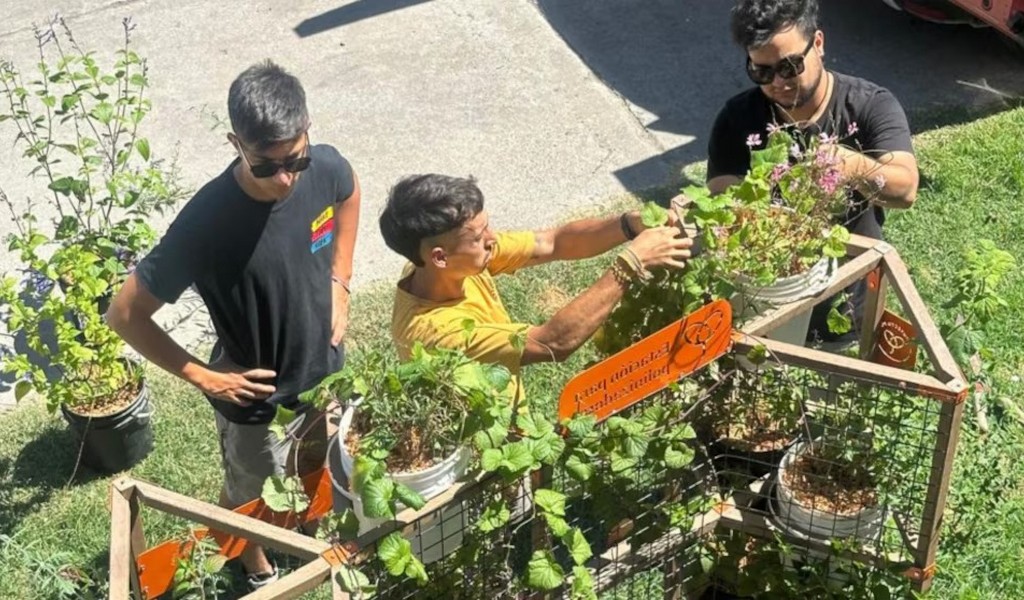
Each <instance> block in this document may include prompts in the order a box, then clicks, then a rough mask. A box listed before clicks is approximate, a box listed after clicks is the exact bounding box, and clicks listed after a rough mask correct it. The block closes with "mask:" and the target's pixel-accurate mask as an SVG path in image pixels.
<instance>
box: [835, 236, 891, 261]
mask: <svg viewBox="0 0 1024 600" xmlns="http://www.w3.org/2000/svg"><path fill="white" fill-rule="evenodd" d="M891 248H892V246H890V245H889V244H887V243H886V242H884V241H882V240H876V239H874V238H869V237H865V236H863V235H857V234H856V233H851V234H850V241H848V242H846V255H847V256H860V255H861V254H864V253H865V252H867V251H868V250H878V251H879V252H881V253H882V254H884V253H885V252H887V251H889V250H890V249H891Z"/></svg>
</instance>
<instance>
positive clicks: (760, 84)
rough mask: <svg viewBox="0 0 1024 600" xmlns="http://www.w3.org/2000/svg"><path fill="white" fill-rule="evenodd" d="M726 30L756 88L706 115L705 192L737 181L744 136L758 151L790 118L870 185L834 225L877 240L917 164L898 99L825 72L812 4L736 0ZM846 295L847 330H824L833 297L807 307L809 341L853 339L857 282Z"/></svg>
mask: <svg viewBox="0 0 1024 600" xmlns="http://www.w3.org/2000/svg"><path fill="white" fill-rule="evenodd" d="M732 35H733V39H734V40H735V42H736V43H737V44H738V45H740V46H741V47H742V48H743V49H744V50H745V61H746V72H747V75H748V76H749V77H750V79H751V81H753V82H754V83H755V84H756V86H755V87H753V88H751V89H749V90H746V91H744V92H742V93H740V94H737V95H736V96H734V97H732V98H731V99H729V100H728V101H727V102H726V104H725V106H724V107H723V108H722V110H721V111H720V112H719V113H718V117H717V118H716V119H715V123H714V126H713V128H712V130H711V136H710V138H709V140H708V174H707V185H708V188H709V189H710V190H711V192H712V193H713V194H717V193H721V192H723V191H724V190H725V189H727V188H728V187H729V186H731V185H732V184H734V183H737V182H739V181H740V180H741V178H742V177H743V176H744V175H745V174H746V173H747V171H748V170H749V169H750V151H751V148H749V147H748V146H747V141H748V139H754V138H750V136H751V135H752V134H758V136H759V138H760V139H761V140H764V141H763V142H761V143H762V146H761V147H763V144H764V143H766V142H767V139H768V136H767V135H765V133H766V130H767V128H768V125H769V124H787V123H789V124H796V125H797V127H798V128H799V131H801V132H803V134H804V136H803V139H805V140H806V139H808V136H818V135H820V134H822V133H824V134H827V135H829V136H833V135H834V136H838V138H839V139H840V140H841V142H842V144H843V145H842V146H837V153H838V156H839V157H840V158H842V163H841V169H842V171H843V175H844V177H845V178H847V179H861V178H866V179H868V180H870V181H872V182H874V184H875V187H874V189H871V190H870V191H868V190H865V192H867V195H869V196H870V197H871V199H870V201H869V200H868V199H867V198H866V194H865V193H862V191H861V190H858V189H851V190H850V192H849V193H850V208H849V210H847V212H846V214H845V215H843V217H842V224H843V225H845V226H846V227H847V229H849V230H850V231H851V232H852V233H856V234H860V235H864V236H867V237H871V238H874V239H882V224H883V223H884V222H885V212H884V209H886V208H909V207H910V206H911V205H912V204H913V203H914V199H915V198H916V196H917V186H918V171H917V161H916V159H915V158H914V150H913V147H912V146H911V139H910V127H909V125H908V124H907V118H906V115H905V114H904V112H903V109H902V108H901V107H900V104H899V102H897V100H896V98H895V97H894V96H893V95H892V93H890V92H889V90H887V89H885V88H883V87H881V86H878V85H876V84H874V83H871V82H870V81H866V80H864V79H860V78H857V77H851V76H849V75H843V74H842V73H835V72H832V71H828V70H826V69H825V64H824V55H825V34H824V32H822V31H821V30H820V29H818V4H817V0H740V1H739V2H738V4H736V5H735V6H734V7H733V10H732ZM797 137H798V139H799V138H800V137H801V136H799V135H798V136H797ZM753 149H754V150H757V149H760V148H759V147H757V146H755V147H754V148H753ZM879 184H880V189H879V188H878V187H877V186H878V185H879ZM847 294H848V300H847V303H846V306H845V307H843V308H842V311H843V312H846V313H847V315H848V316H851V317H852V320H853V324H854V329H853V330H852V331H850V332H849V333H847V334H845V335H843V336H837V335H835V334H832V333H831V332H830V331H829V330H828V326H827V324H826V321H827V315H828V312H829V309H830V308H831V305H832V302H831V301H826V302H823V303H821V304H819V305H818V306H817V307H816V308H815V310H814V313H813V316H812V318H811V328H810V332H809V334H808V342H810V343H813V342H824V343H826V344H830V345H844V344H846V343H849V342H854V341H856V340H857V339H858V338H859V329H860V325H861V322H862V320H863V310H864V306H863V304H864V295H865V286H864V284H863V282H861V283H857V284H854V285H853V286H851V287H850V288H849V289H848V290H847Z"/></svg>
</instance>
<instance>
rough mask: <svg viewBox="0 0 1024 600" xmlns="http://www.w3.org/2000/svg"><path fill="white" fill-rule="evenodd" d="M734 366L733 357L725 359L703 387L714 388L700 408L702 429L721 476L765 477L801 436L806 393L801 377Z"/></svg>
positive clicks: (699, 429)
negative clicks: (800, 382)
mask: <svg viewBox="0 0 1024 600" xmlns="http://www.w3.org/2000/svg"><path fill="white" fill-rule="evenodd" d="M734 366H735V359H734V358H723V359H722V360H721V361H720V364H713V365H711V366H710V368H709V369H708V372H707V375H706V381H704V382H703V383H704V384H705V385H706V386H707V387H710V386H714V389H713V390H712V391H711V392H710V394H709V396H708V398H707V400H706V401H705V402H703V403H702V404H701V408H700V413H699V415H698V427H697V429H698V433H699V434H700V437H701V438H702V439H703V440H704V442H705V443H706V444H707V445H708V450H709V453H710V454H711V456H712V457H713V458H714V459H715V461H716V464H717V465H718V468H719V470H720V471H722V472H724V473H734V474H741V475H746V476H753V477H760V476H762V475H765V474H766V473H768V472H770V471H771V470H772V469H773V468H775V465H777V464H778V462H779V460H780V459H781V458H782V455H783V454H784V453H785V451H786V448H788V447H789V446H790V445H791V444H793V442H794V441H796V439H797V438H798V437H799V435H800V431H801V428H802V425H803V423H804V419H803V414H804V411H805V408H806V406H805V404H806V401H807V393H806V388H805V387H804V386H802V385H798V384H795V381H796V380H799V379H802V377H801V374H800V373H798V372H793V371H783V370H777V369H757V370H754V371H748V370H746V369H735V368H734ZM723 370H725V371H729V374H728V375H723V374H722V371H723Z"/></svg>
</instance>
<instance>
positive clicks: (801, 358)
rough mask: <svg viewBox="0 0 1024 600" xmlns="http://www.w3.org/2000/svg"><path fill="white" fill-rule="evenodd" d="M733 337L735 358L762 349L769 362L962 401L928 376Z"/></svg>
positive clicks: (958, 392) (953, 389)
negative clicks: (753, 349) (766, 354)
mask: <svg viewBox="0 0 1024 600" xmlns="http://www.w3.org/2000/svg"><path fill="white" fill-rule="evenodd" d="M734 335H735V337H734V339H735V343H734V345H733V349H734V351H735V352H736V353H738V354H746V353H747V352H749V351H750V350H751V349H752V348H755V347H756V346H759V345H763V346H764V347H765V348H766V349H767V350H768V356H769V358H768V360H769V361H775V360H778V361H781V362H782V363H785V364H788V365H796V366H800V367H806V368H809V369H814V370H816V371H823V372H825V373H834V374H837V375H843V376H845V377H850V378H853V379H860V380H864V381H867V382H873V383H876V384H881V385H886V386H890V387H894V388H898V389H905V390H907V391H908V392H910V393H912V394H918V395H922V396H928V397H931V398H937V399H939V400H942V401H944V402H954V403H955V402H960V401H961V400H962V391H961V390H960V389H959V388H956V387H950V385H948V384H946V383H943V382H941V381H939V380H938V379H936V378H934V377H932V376H931V375H925V374H923V373H916V372H914V371H905V370H903V369H897V368H895V367H889V366H886V365H880V364H876V363H872V362H867V361H863V360H859V359H856V358H850V357H848V356H842V355H840V354H830V353H828V352H823V351H821V350H815V349H812V348H805V347H803V346H797V345H794V344H786V343H784V342H779V341H776V340H770V339H768V338H761V337H755V336H747V335H744V334H742V333H737V334H734Z"/></svg>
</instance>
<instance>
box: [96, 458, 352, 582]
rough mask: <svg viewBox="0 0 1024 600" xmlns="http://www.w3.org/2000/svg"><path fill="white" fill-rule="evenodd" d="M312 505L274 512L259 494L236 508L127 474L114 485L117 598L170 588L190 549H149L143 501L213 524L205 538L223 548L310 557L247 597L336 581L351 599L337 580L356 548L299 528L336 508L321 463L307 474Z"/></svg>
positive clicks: (167, 545)
mask: <svg viewBox="0 0 1024 600" xmlns="http://www.w3.org/2000/svg"><path fill="white" fill-rule="evenodd" d="M303 483H304V486H305V490H306V493H307V495H309V496H310V498H311V502H310V506H309V508H307V509H306V510H305V511H303V512H302V513H300V514H298V515H296V514H293V513H287V514H286V513H274V512H273V511H270V510H269V509H268V508H267V507H266V505H265V504H264V503H263V501H262V500H254V501H252V502H249V503H248V504H245V505H243V506H241V507H239V508H237V509H235V510H234V511H231V510H228V509H226V508H222V507H220V506H216V505H214V504H210V503H207V502H202V501H200V500H196V499H194V498H189V497H188V496H184V495H182V494H178V493H175V492H171V491H168V490H165V489H163V488H160V487H158V486H155V485H153V484H150V483H147V482H144V481H140V480H137V479H131V478H121V479H117V480H115V481H113V482H112V483H111V485H110V512H111V528H110V598H111V599H112V600H128V599H129V598H130V597H132V595H134V597H136V598H141V599H146V600H148V599H151V598H156V597H158V596H159V595H161V594H163V593H164V592H166V591H167V590H168V589H170V587H171V583H172V579H173V576H174V570H175V566H176V560H177V558H178V557H180V556H181V555H183V554H184V553H186V552H187V551H188V546H189V544H190V542H176V541H169V542H164V543H163V544H159V545H157V546H155V547H153V548H150V549H146V540H145V535H144V533H143V523H142V514H141V508H142V506H147V507H150V508H153V509H156V510H159V511H162V512H164V513H167V514H170V515H173V516H176V517H181V518H184V519H188V520H189V521H192V522H195V523H201V524H203V525H206V526H207V527H209V528H210V529H208V530H206V529H203V530H198V531H196V536H197V537H199V538H202V537H205V536H207V535H211V536H213V538H214V540H215V541H216V542H217V543H218V545H219V546H220V549H221V550H220V551H221V554H224V555H225V556H227V557H228V558H235V557H237V556H238V555H239V554H241V553H242V551H243V550H244V549H245V546H246V545H247V544H248V543H249V542H250V541H252V542H256V543H259V544H261V545H263V546H265V547H267V548H272V549H274V550H278V551H281V552H285V553H287V554H290V555H292V556H295V557H298V558H300V559H303V560H305V561H309V562H307V564H306V565H305V566H303V567H302V568H300V569H298V570H296V571H294V572H292V573H290V574H288V575H287V576H285V577H282V578H281V579H279V580H278V581H276V582H275V583H273V584H270V585H268V586H266V587H264V588H262V589H260V590H259V591H258V592H254V593H252V594H249V595H247V596H245V598H246V599H248V600H269V599H270V598H295V597H298V596H300V595H301V594H303V593H305V592H307V591H309V590H311V589H313V588H316V587H317V586H319V585H321V584H323V583H324V582H325V581H327V580H331V584H332V594H333V597H334V598H335V599H336V600H340V599H342V598H348V595H347V594H345V593H344V592H342V591H341V589H340V588H339V587H338V584H337V583H336V582H335V581H334V577H333V576H334V574H335V573H336V572H337V571H338V569H339V568H340V567H341V565H343V564H345V563H346V562H347V561H348V559H349V557H350V556H351V554H352V551H353V548H352V547H342V546H332V545H330V544H328V543H326V542H322V541H320V540H317V539H314V538H311V537H308V536H305V535H302V534H301V533H298V532H296V531H293V530H292V528H294V527H295V526H297V525H299V524H302V523H305V522H307V521H310V520H314V519H317V518H319V517H321V516H323V515H324V514H326V513H327V512H329V511H330V510H331V494H330V478H329V476H328V475H327V473H326V471H325V470H323V469H321V470H320V471H317V472H316V473H313V474H311V475H307V476H306V477H304V478H303Z"/></svg>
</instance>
